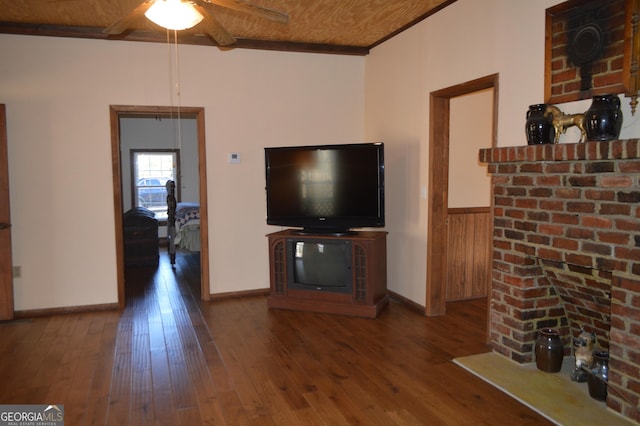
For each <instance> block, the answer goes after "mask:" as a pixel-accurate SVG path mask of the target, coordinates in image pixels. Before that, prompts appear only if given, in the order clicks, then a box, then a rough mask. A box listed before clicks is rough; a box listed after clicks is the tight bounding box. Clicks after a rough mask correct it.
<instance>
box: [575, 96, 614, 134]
mask: <svg viewBox="0 0 640 426" xmlns="http://www.w3.org/2000/svg"><path fill="white" fill-rule="evenodd" d="M584 121H585V125H586V129H587V139H588V140H590V141H611V140H616V139H618V137H619V136H620V130H621V129H622V111H621V110H620V98H618V96H616V95H611V94H609V95H596V96H594V97H593V101H592V102H591V106H590V107H589V109H588V110H587V112H585V113H584Z"/></svg>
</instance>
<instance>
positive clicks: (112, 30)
mask: <svg viewBox="0 0 640 426" xmlns="http://www.w3.org/2000/svg"><path fill="white" fill-rule="evenodd" d="M154 2H155V0H144V1H143V2H142V3H140V4H139V5H138V6H137V7H136V8H135V9H133V10H132V11H131V12H129V14H127V15H125V16H123V17H122V18H120V19H118V20H117V21H116V22H114V23H113V24H111V25H109V26H108V27H107V28H105V29H104V31H103V32H104V33H107V34H114V35H115V34H122V33H123V32H124V31H125V30H127V29H128V28H129V26H130V24H131V23H132V22H134V21H136V20H137V19H138V18H140V17H142V16H144V13H145V12H146V11H147V10H149V8H150V7H151V5H153V3H154Z"/></svg>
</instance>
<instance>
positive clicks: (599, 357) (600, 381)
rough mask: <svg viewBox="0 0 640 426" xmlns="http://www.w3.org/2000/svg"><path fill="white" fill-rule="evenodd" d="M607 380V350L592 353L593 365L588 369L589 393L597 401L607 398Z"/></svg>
mask: <svg viewBox="0 0 640 426" xmlns="http://www.w3.org/2000/svg"><path fill="white" fill-rule="evenodd" d="M608 380H609V352H605V351H596V352H594V353H593V365H592V366H591V368H590V369H589V380H588V382H587V385H588V386H589V395H590V396H591V397H592V398H594V399H597V400H598V401H606V400H607V382H608Z"/></svg>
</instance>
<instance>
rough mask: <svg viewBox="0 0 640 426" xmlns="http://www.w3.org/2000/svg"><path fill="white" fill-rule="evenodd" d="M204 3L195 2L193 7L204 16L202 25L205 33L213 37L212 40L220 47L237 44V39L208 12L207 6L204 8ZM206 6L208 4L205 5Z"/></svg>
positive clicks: (197, 0)
mask: <svg viewBox="0 0 640 426" xmlns="http://www.w3.org/2000/svg"><path fill="white" fill-rule="evenodd" d="M203 3H204V2H203V1H201V0H193V7H195V8H196V10H197V11H198V12H200V14H201V15H202V16H203V18H204V19H203V20H202V22H201V23H200V25H203V26H204V32H205V33H206V34H208V35H209V36H211V38H212V39H214V40H215V41H216V43H218V45H220V46H229V45H232V44H233V43H235V42H236V38H235V37H234V36H232V35H231V34H229V33H228V32H227V30H225V29H224V27H223V26H222V24H220V22H218V20H217V19H216V18H215V17H214V16H213V15H212V14H211V13H209V11H208V10H207V8H206V6H205V7H203ZM205 4H206V3H205Z"/></svg>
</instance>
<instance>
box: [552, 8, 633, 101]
mask: <svg viewBox="0 0 640 426" xmlns="http://www.w3.org/2000/svg"><path fill="white" fill-rule="evenodd" d="M639 13H640V0H568V1H565V2H564V3H560V4H558V5H556V6H553V7H550V8H548V9H547V10H546V18H545V21H546V23H545V65H544V66H545V69H544V75H545V87H544V99H545V102H546V103H564V102H571V101H577V100H580V99H589V98H591V97H592V96H594V95H601V94H625V95H627V96H632V97H637V95H638V90H639V89H640V71H639V68H638V64H639V59H640V58H639V56H640V53H639V52H638V51H639V49H640V36H639V33H640V30H639V29H638V20H639V19H640V18H639Z"/></svg>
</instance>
